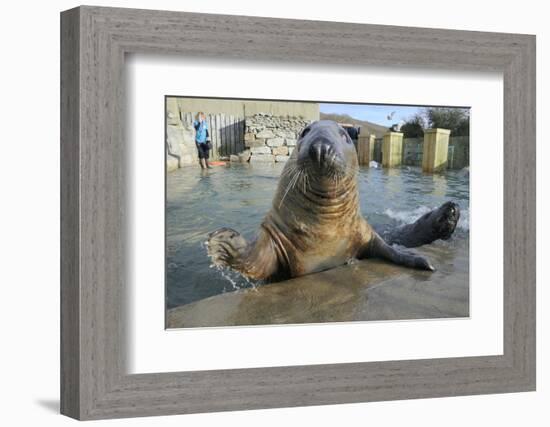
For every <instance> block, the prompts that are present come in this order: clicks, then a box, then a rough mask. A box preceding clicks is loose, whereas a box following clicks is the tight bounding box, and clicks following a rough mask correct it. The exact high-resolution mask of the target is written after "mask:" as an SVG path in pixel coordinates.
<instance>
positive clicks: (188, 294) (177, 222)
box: [166, 164, 469, 323]
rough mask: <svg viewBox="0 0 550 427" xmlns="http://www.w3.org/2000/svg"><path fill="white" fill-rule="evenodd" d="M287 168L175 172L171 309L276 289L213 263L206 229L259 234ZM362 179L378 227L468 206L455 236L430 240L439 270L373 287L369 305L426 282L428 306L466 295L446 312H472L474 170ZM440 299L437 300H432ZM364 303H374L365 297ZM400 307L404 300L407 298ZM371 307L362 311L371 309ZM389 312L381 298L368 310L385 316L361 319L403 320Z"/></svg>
mask: <svg viewBox="0 0 550 427" xmlns="http://www.w3.org/2000/svg"><path fill="white" fill-rule="evenodd" d="M282 168H283V165H282V164H274V165H261V166H256V165H231V166H222V167H215V168H214V169H212V170H209V171H205V172H203V171H201V170H200V169H198V168H195V167H188V168H183V169H178V170H176V171H174V172H170V173H169V174H168V176H167V194H166V307H167V309H171V308H174V307H178V306H182V305H186V304H190V303H195V302H197V301H199V300H203V299H206V298H209V297H212V296H215V295H219V294H224V293H225V294H227V293H232V292H235V291H238V290H240V289H247V288H252V287H256V286H271V285H262V284H254V283H250V282H248V281H247V280H245V279H244V278H242V277H240V276H239V275H238V274H236V273H232V272H229V271H219V270H218V269H216V268H211V266H210V260H209V258H208V257H207V255H206V249H205V247H204V242H205V240H206V236H207V234H208V233H209V232H211V231H213V230H215V229H217V228H219V227H231V228H234V229H235V230H237V231H239V232H240V233H242V234H243V235H244V236H245V237H246V238H248V239H251V238H253V236H254V233H255V232H256V230H257V229H258V226H259V224H260V223H261V221H262V219H263V216H264V215H265V214H266V212H267V211H268V210H269V209H270V206H271V201H272V197H273V194H274V191H275V189H276V187H277V182H278V179H279V175H280V173H281V171H282ZM358 179H359V191H360V197H361V210H362V213H363V215H365V216H366V217H367V220H368V221H369V223H370V224H371V225H373V227H374V228H378V229H380V228H383V227H394V226H399V225H402V224H406V223H409V222H413V221H415V220H416V219H417V218H418V217H420V216H421V215H422V214H424V213H426V212H428V211H429V210H431V209H434V208H436V207H438V206H440V205H441V204H442V203H443V202H445V201H448V200H451V201H454V202H456V203H458V204H459V206H460V209H461V218H460V221H459V224H458V227H457V229H456V231H455V234H454V235H453V237H452V238H451V239H450V240H449V241H437V242H434V243H433V244H431V245H428V246H429V247H428V246H426V247H423V248H421V249H420V251H421V252H422V253H424V254H426V255H427V256H430V257H431V258H432V259H434V258H435V262H436V263H439V264H440V267H439V268H438V271H437V272H436V273H434V274H431V273H428V274H426V272H416V271H411V272H410V276H409V277H407V278H406V279H403V280H402V283H401V284H399V283H398V281H394V283H392V284H387V285H383V286H377V287H373V289H371V290H370V294H369V301H368V305H370V306H372V305H373V304H374V303H375V302H376V301H377V298H378V299H379V301H381V302H382V301H385V302H387V301H390V300H389V299H388V295H394V294H396V295H400V298H401V297H403V295H409V294H410V295H412V296H407V298H413V297H414V295H413V294H411V289H417V287H418V286H419V285H420V286H422V289H423V291H422V292H423V294H422V297H421V298H420V299H422V300H423V301H424V305H426V304H427V303H426V301H430V302H429V304H428V305H430V306H432V307H436V306H438V304H437V301H438V300H437V298H439V299H441V298H447V299H449V298H450V299H453V298H454V299H455V300H460V301H459V302H460V303H461V306H460V307H463V308H460V310H458V311H457V310H455V307H457V304H455V303H456V302H457V301H454V302H453V304H451V305H449V307H452V308H453V309H449V312H448V313H441V316H442V317H449V316H452V315H453V313H455V314H457V315H467V314H468V273H469V270H468V268H469V256H468V254H469V224H468V218H469V175H468V174H467V173H465V172H463V171H447V172H446V173H445V174H434V175H426V174H422V172H421V170H420V169H419V168H414V167H403V168H395V169H381V168H368V167H362V168H361V169H360V172H359V176H358ZM383 268H384V269H385V270H384V271H385V272H386V273H388V274H389V273H392V269H399V268H400V267H394V266H391V265H388V266H383ZM386 273H385V274H386ZM384 286H385V287H384ZM392 286H393V288H392ZM407 292H408V294H407ZM457 292H458V293H457ZM352 298H353V297H352ZM358 298H363V297H362V296H361V297H358ZM403 298H404V297H403ZM434 298H435V300H434V301H435V303H432V302H431V301H432V299H434ZM364 300H365V301H366V300H367V298H366V296H365V297H364ZM393 300H395V298H393ZM393 300H392V301H393ZM396 304H397V303H395V304H394V305H396ZM398 304H402V298H401V299H399V302H398ZM398 304H397V305H398ZM341 306H342V307H344V305H341ZM365 307H366V306H365ZM365 307H362V308H361V310H363V311H364V310H365ZM464 307H465V308H464ZM386 308H388V306H387V307H386ZM382 309H383V307H381V303H380V304H378V306H377V307H376V308H370V309H369V310H370V311H369V313H379V317H376V316H374V314H373V315H370V314H369V315H364V313H363V314H362V315H361V319H362V318H365V319H366V318H369V319H370V318H383V317H384V316H386V317H387V316H395V317H397V318H399V317H400V316H399V309H396V310H397V311H395V310H394V311H392V313H393V314H391V315H390V314H389V311H388V312H387V313H386V314H384V313H382V312H381V311H380V310H382ZM377 310H378V311H377ZM423 310H425V307H424V308H423ZM453 310H454V311H453ZM432 311H433V312H434V313H435V314H437V312H438V311H441V310H440V309H439V308H437V307H436V308H434V310H432ZM402 312H404V313H406V312H407V311H406V310H404V311H403V310H402ZM424 312H426V313H428V311H421V312H420V317H436V316H435V315H434V316H432V315H429V313H428V314H426V315H425V316H422V313H424ZM380 313H381V314H380ZM395 313H397V314H395ZM372 316H374V317H372ZM380 316H381V317H380ZM403 316H404V317H407V316H406V315H403ZM409 317H415V316H409ZM416 317H418V316H416ZM306 320H307V319H306ZM246 322H247V321H245V323H246ZM248 322H250V321H248Z"/></svg>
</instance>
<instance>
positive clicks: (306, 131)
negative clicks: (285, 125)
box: [300, 126, 311, 138]
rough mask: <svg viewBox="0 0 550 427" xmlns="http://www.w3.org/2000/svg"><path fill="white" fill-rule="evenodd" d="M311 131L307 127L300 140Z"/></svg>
mask: <svg viewBox="0 0 550 427" xmlns="http://www.w3.org/2000/svg"><path fill="white" fill-rule="evenodd" d="M310 130H311V128H310V127H309V126H307V127H306V128H305V129H304V130H303V131H302V133H301V134H300V138H303V137H304V136H306V135H307V134H308V133H309V131H310Z"/></svg>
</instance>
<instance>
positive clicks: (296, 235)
mask: <svg viewBox="0 0 550 427" xmlns="http://www.w3.org/2000/svg"><path fill="white" fill-rule="evenodd" d="M357 171H358V160H357V153H356V150H355V147H354V145H353V141H352V140H351V139H350V137H349V135H348V133H347V132H346V131H345V130H344V128H342V127H341V126H340V125H338V124H337V123H336V122H333V121H330V120H321V121H317V122H314V123H312V124H310V125H309V126H307V127H306V128H305V129H304V130H303V131H302V132H301V134H300V138H299V139H298V141H297V146H296V149H295V150H294V151H293V153H292V155H291V156H290V158H289V160H288V161H287V163H286V165H285V167H284V169H283V171H282V174H281V178H280V180H279V185H278V187H277V191H276V193H275V197H274V198H273V204H272V207H271V210H270V211H269V212H268V213H267V214H266V216H265V218H264V220H263V222H262V224H261V226H260V228H259V230H258V233H257V236H256V238H255V240H254V241H252V242H248V241H246V239H245V238H244V237H243V236H241V234H239V233H238V232H237V231H235V230H232V229H230V228H221V229H219V230H216V231H214V232H213V233H210V235H209V236H208V240H207V250H208V254H209V256H210V257H211V259H212V261H213V263H214V265H217V266H221V267H230V268H232V269H234V270H236V271H238V272H240V273H241V274H243V275H244V276H246V277H248V278H251V279H258V280H268V281H276V280H283V279H288V278H292V277H298V276H302V275H305V274H309V273H314V272H318V271H322V270H327V269H329V268H333V267H336V266H338V265H342V264H345V263H346V262H347V261H348V260H350V259H352V258H357V259H362V258H370V257H376V258H382V259H385V260H387V261H390V262H392V263H395V264H398V265H403V266H406V267H411V268H417V269H423V270H432V271H433V270H434V267H433V266H432V264H431V263H430V262H429V261H428V260H427V259H425V258H424V257H422V256H419V255H417V254H415V253H411V252H408V251H405V250H402V249H400V248H397V247H394V246H391V245H389V244H388V243H386V242H385V241H384V240H383V239H382V238H381V237H380V235H379V234H378V233H376V232H375V231H374V230H373V229H372V227H371V226H370V225H369V223H368V222H367V221H366V219H365V218H364V217H363V216H362V215H361V211H360V207H359V192H358V188H357ZM453 230H454V228H453ZM407 233H408V232H406V231H405V232H403V233H401V234H403V235H406V234H407Z"/></svg>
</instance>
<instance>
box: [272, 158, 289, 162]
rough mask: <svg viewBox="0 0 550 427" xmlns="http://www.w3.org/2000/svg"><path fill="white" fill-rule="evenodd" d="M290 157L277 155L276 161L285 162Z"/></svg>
mask: <svg viewBox="0 0 550 427" xmlns="http://www.w3.org/2000/svg"><path fill="white" fill-rule="evenodd" d="M288 159H289V156H275V161H276V162H277V163H284V162H286V161H288Z"/></svg>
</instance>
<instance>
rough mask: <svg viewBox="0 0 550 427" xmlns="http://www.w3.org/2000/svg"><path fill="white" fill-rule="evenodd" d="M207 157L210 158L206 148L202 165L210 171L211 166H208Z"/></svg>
mask: <svg viewBox="0 0 550 427" xmlns="http://www.w3.org/2000/svg"><path fill="white" fill-rule="evenodd" d="M209 157H210V150H209V149H208V148H207V147H205V149H204V164H205V165H206V167H207V168H208V169H212V166H210V165H209V164H208V158H209Z"/></svg>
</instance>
